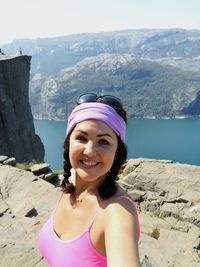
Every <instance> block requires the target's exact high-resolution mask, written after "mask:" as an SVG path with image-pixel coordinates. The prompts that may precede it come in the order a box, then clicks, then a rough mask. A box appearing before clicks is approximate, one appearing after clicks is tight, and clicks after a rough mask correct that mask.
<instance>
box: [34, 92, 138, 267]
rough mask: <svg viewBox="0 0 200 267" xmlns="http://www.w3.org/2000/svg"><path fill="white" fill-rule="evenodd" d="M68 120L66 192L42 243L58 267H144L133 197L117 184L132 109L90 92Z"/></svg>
mask: <svg viewBox="0 0 200 267" xmlns="http://www.w3.org/2000/svg"><path fill="white" fill-rule="evenodd" d="M77 104H78V105H77V106H76V107H75V108H74V110H73V111H72V113H71V114H70V116H69V118H68V127H67V133H66V139H65V143H64V159H65V162H64V179H63V182H62V191H63V193H62V195H61V197H60V200H59V202H58V204H57V207H56V209H55V210H54V212H53V213H52V215H51V217H50V219H49V220H48V221H47V222H46V223H45V224H44V226H43V228H42V230H41V232H40V236H39V247H40V251H41V253H42V255H43V257H44V258H45V259H46V261H47V262H48V264H49V266H53V267H106V266H108V267H139V266H140V263H139V255H138V239H139V223H138V217H137V211H136V208H135V205H134V202H133V200H132V199H131V198H130V196H128V195H127V193H126V192H125V191H124V190H122V189H121V188H120V187H119V185H117V183H116V178H117V174H118V172H119V169H120V167H121V165H122V164H123V163H124V162H125V160H126V156H127V150H126V146H125V144H124V142H125V130H126V112H125V110H124V109H123V107H122V104H121V102H120V100H119V99H118V98H116V97H114V96H110V95H105V96H100V97H98V96H97V95H95V94H85V95H82V96H80V97H79V100H78V102H77Z"/></svg>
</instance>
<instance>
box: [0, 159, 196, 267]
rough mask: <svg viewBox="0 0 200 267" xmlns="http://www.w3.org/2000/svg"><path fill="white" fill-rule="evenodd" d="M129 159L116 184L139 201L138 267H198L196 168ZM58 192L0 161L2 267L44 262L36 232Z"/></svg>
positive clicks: (36, 265) (37, 265)
mask: <svg viewBox="0 0 200 267" xmlns="http://www.w3.org/2000/svg"><path fill="white" fill-rule="evenodd" d="M131 161H132V164H133V168H131V166H129V167H128V169H129V170H130V173H127V172H126V176H125V175H124V176H123V175H122V176H123V179H121V180H120V181H119V183H120V184H121V185H122V186H125V189H126V190H127V191H128V193H130V194H131V195H132V196H133V197H135V201H136V204H137V205H138V209H139V218H140V224H141V238H140V241H139V251H140V259H141V265H142V267H188V266H191V267H198V266H200V226H199V214H200V213H199V204H200V185H199V183H200V179H199V178H200V176H199V174H200V167H198V166H191V165H184V164H182V165H181V164H176V163H171V162H168V161H166V162H164V161H158V160H146V159H137V160H136V162H134V160H131ZM129 163H130V162H129ZM173 180H174V181H177V182H176V183H175V182H174V183H173V182H172V181H173ZM59 195H60V189H59V188H57V187H55V186H53V185H52V184H50V183H49V182H47V181H44V180H42V179H39V177H38V176H35V175H34V174H33V173H31V172H27V171H23V170H20V169H17V168H15V167H11V166H8V165H0V259H1V260H0V267H12V266H13V267H18V266H20V267H21V266H22V267H23V266H24V267H33V266H34V267H45V266H47V264H46V263H45V261H44V260H43V259H42V258H41V256H40V254H39V252H38V248H37V237H38V232H39V230H40V228H41V226H42V224H43V222H45V221H46V219H47V218H48V216H49V215H50V213H51V211H52V210H53V209H54V207H55V205H56V202H57V200H58V198H59ZM163 212H165V213H164V214H163ZM10 255H12V257H10Z"/></svg>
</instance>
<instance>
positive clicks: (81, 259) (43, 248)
mask: <svg viewBox="0 0 200 267" xmlns="http://www.w3.org/2000/svg"><path fill="white" fill-rule="evenodd" d="M120 197H122V198H126V199H128V200H129V201H130V202H131V203H132V204H133V205H134V207H135V203H134V201H133V200H132V199H131V198H130V197H128V196H120ZM54 212H55V211H54ZM54 212H53V213H52V215H51V217H50V218H49V219H48V221H47V222H46V223H45V224H44V225H43V227H42V229H41V231H40V234H39V249H40V252H41V254H42V256H43V257H44V258H45V260H46V261H47V263H48V265H49V266H51V267H107V261H106V257H105V256H104V255H101V254H100V253H99V252H98V251H96V249H95V248H94V246H93V245H92V242H91V239H90V228H91V227H92V224H93V222H94V219H95V217H96V215H95V216H94V218H93V220H92V222H91V223H90V224H89V226H88V227H87V228H86V229H85V231H84V232H83V233H81V234H80V235H78V236H77V237H75V238H74V239H71V240H67V241H64V240H61V239H60V238H59V237H58V236H57V234H56V233H55V231H54V229H53V216H54ZM139 231H140V230H139V221H138V239H139V236H140V232H139Z"/></svg>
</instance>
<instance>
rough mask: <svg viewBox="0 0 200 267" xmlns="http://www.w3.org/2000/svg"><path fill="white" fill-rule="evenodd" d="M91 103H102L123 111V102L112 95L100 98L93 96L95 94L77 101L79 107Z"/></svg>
mask: <svg viewBox="0 0 200 267" xmlns="http://www.w3.org/2000/svg"><path fill="white" fill-rule="evenodd" d="M89 102H100V103H104V104H107V105H109V106H111V107H113V108H117V109H122V110H123V106H122V102H121V100H120V99H119V98H118V97H116V96H112V95H101V96H98V95H97V94H93V93H87V94H83V95H80V96H79V98H78V100H77V105H80V104H83V103H89Z"/></svg>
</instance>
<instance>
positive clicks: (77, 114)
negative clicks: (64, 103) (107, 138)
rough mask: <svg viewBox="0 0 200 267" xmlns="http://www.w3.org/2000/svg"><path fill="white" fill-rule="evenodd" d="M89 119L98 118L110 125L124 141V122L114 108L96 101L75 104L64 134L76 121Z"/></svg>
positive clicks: (69, 130) (70, 129)
mask: <svg viewBox="0 0 200 267" xmlns="http://www.w3.org/2000/svg"><path fill="white" fill-rule="evenodd" d="M89 119H94V120H100V121H103V122H105V123H106V124H107V125H108V126H110V127H111V128H112V129H113V131H114V132H115V133H116V134H117V135H118V136H119V137H120V138H121V140H122V141H123V142H125V134H126V123H125V121H124V119H123V118H122V117H121V116H120V115H119V114H118V113H117V112H116V111H115V110H114V108H112V107H110V106H108V105H106V104H103V103H97V102H89V103H83V104H80V105H78V106H76V107H75V108H74V109H73V110H72V112H71V114H70V116H69V118H68V126H67V132H66V136H68V135H69V133H70V132H71V131H72V129H73V128H74V127H75V126H76V124H77V123H79V122H81V121H85V120H89Z"/></svg>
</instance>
